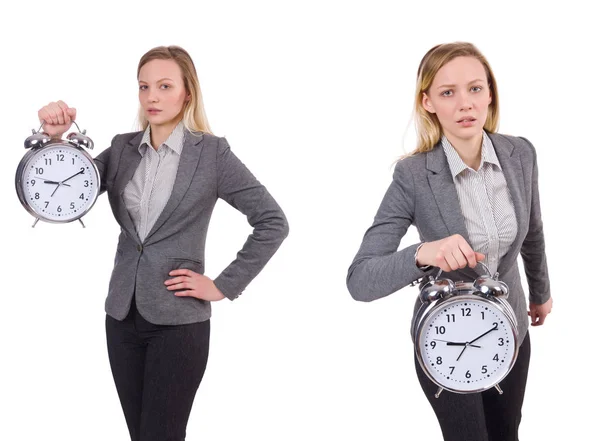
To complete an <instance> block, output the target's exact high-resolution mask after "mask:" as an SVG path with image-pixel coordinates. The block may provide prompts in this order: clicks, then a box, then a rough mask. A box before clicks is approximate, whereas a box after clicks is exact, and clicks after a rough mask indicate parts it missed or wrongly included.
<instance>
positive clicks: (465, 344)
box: [446, 341, 481, 348]
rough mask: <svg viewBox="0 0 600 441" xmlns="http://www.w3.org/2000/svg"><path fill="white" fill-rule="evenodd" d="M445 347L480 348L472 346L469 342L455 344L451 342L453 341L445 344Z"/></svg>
mask: <svg viewBox="0 0 600 441" xmlns="http://www.w3.org/2000/svg"><path fill="white" fill-rule="evenodd" d="M446 346H469V347H470V348H481V346H477V345H472V344H470V343H469V342H464V343H457V342H453V341H449V342H447V343H446Z"/></svg>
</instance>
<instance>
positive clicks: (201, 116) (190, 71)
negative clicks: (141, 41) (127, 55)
mask: <svg viewBox="0 0 600 441" xmlns="http://www.w3.org/2000/svg"><path fill="white" fill-rule="evenodd" d="M152 60H173V61H175V62H176V63H177V65H178V66H179V68H180V69H181V74H182V76H183V84H184V86H185V90H186V92H187V93H188V94H189V95H190V99H189V100H187V101H186V102H185V104H184V111H183V124H184V125H185V127H186V128H187V129H188V130H190V131H194V132H204V133H211V134H212V132H211V130H210V126H209V124H208V119H207V118H206V112H205V111H204V102H203V100H202V91H201V90H200V82H199V81H198V74H197V73H196V67H195V66H194V62H193V61H192V57H190V54H188V53H187V51H186V50H185V49H183V48H181V47H179V46H158V47H155V48H153V49H150V50H149V51H148V52H146V53H145V54H144V55H143V56H142V58H140V62H139V63H138V69H137V76H138V78H139V76H140V70H141V69H142V67H143V66H144V65H145V64H146V63H148V62H149V61H152ZM138 123H139V125H140V127H141V129H142V130H145V129H146V127H148V120H147V119H146V117H145V116H144V110H143V109H142V108H141V106H140V109H139V111H138Z"/></svg>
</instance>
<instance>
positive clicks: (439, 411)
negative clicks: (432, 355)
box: [415, 333, 531, 441]
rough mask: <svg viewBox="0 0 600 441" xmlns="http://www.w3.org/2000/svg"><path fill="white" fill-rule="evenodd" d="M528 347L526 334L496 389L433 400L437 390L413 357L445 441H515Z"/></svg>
mask: <svg viewBox="0 0 600 441" xmlns="http://www.w3.org/2000/svg"><path fill="white" fill-rule="evenodd" d="M530 355H531V347H530V342H529V333H527V335H526V336H525V340H524V341H523V343H522V344H521V346H520V347H519V355H518V357H517V360H516V362H515V364H514V366H513V368H512V370H511V371H510V372H509V373H508V375H507V376H506V377H505V378H504V380H502V381H501V382H500V387H501V388H502V390H503V392H504V393H503V394H502V395H500V394H499V393H498V391H497V390H496V388H492V389H488V390H486V391H484V392H481V393H477V394H467V395H462V394H456V393H452V392H448V391H443V392H442V394H441V395H440V397H439V398H435V396H434V394H435V393H436V391H437V389H438V386H437V385H435V384H434V383H433V382H432V381H431V380H430V379H429V378H427V376H426V375H425V373H424V372H423V369H422V368H421V366H420V365H419V362H418V361H417V359H416V357H415V366H416V369H417V376H418V377H419V382H420V383H421V388H422V389H423V392H425V395H426V396H427V399H428V400H429V403H430V404H431V407H433V410H434V412H435V415H436V416H437V419H438V421H439V423H440V427H441V428H442V433H443V435H444V440H445V441H518V439H519V433H518V432H519V423H520V422H521V407H522V406H523V397H524V396H525V385H526V384H527V371H528V369H529V357H530Z"/></svg>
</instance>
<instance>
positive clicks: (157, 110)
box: [146, 109, 162, 115]
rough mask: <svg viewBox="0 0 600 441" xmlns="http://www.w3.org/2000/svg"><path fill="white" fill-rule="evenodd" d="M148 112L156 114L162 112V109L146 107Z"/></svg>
mask: <svg viewBox="0 0 600 441" xmlns="http://www.w3.org/2000/svg"><path fill="white" fill-rule="evenodd" d="M146 112H148V113H151V114H153V115H155V114H157V113H159V112H162V110H159V109H146Z"/></svg>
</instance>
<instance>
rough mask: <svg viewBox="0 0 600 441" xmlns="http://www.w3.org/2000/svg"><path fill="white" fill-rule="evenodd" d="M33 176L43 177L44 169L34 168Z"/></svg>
mask: <svg viewBox="0 0 600 441" xmlns="http://www.w3.org/2000/svg"><path fill="white" fill-rule="evenodd" d="M35 174H36V175H43V174H44V169H43V168H42V167H36V168H35Z"/></svg>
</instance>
